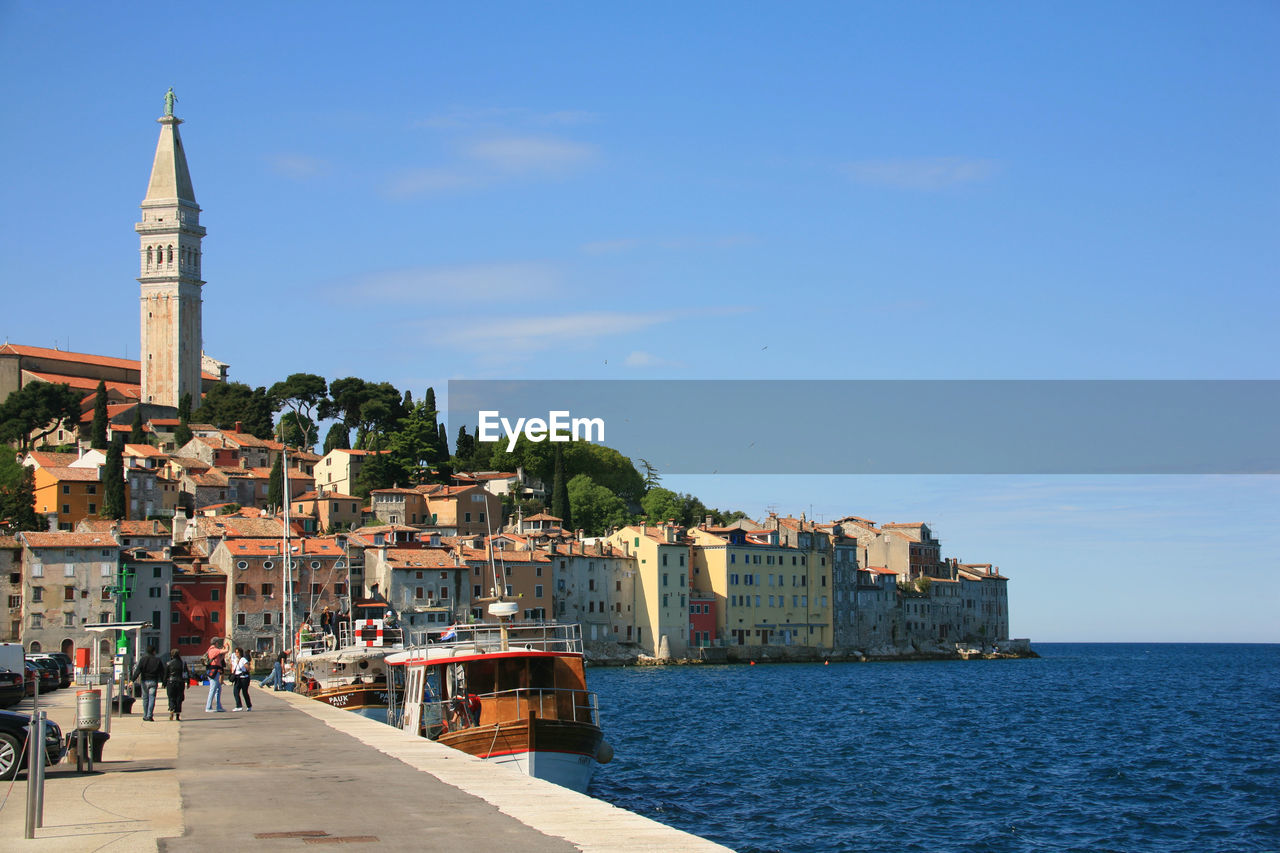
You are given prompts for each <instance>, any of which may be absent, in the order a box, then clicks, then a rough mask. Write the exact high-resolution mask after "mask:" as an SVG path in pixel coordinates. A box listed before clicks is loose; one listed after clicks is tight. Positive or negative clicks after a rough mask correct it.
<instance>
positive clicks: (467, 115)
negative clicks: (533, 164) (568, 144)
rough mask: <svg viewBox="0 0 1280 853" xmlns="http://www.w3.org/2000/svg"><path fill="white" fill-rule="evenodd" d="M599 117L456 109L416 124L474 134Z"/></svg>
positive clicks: (574, 113)
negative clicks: (480, 130) (490, 129)
mask: <svg viewBox="0 0 1280 853" xmlns="http://www.w3.org/2000/svg"><path fill="white" fill-rule="evenodd" d="M597 120H599V116H598V115H596V114H595V113H592V112H588V111H586V110H552V111H550V112H537V111H535V110H530V109H526V108H524V107H483V108H479V109H465V108H457V109H452V110H449V111H448V112H444V113H438V114H436V115H433V116H427V117H426V118H424V119H420V120H418V121H417V122H415V123H414V124H415V126H417V127H425V128H428V129H431V130H475V129H478V128H494V127H510V126H517V125H532V126H538V127H548V126H561V127H567V126H572V125H580V124H590V123H592V122H595V121H597Z"/></svg>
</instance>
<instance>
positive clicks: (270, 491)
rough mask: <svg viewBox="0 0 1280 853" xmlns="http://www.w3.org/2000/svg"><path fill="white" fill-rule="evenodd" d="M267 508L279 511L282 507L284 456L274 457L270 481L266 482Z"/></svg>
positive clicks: (281, 454)
mask: <svg viewBox="0 0 1280 853" xmlns="http://www.w3.org/2000/svg"><path fill="white" fill-rule="evenodd" d="M267 506H268V507H269V508H270V509H273V510H276V511H279V509H280V508H281V507H282V506H284V454H283V453H280V454H277V455H276V461H275V464H273V465H272V466H271V479H270V480H269V481H268V482H267Z"/></svg>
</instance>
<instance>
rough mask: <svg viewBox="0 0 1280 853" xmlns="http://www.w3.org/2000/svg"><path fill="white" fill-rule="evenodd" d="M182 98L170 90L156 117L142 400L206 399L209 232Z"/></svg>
mask: <svg viewBox="0 0 1280 853" xmlns="http://www.w3.org/2000/svg"><path fill="white" fill-rule="evenodd" d="M176 100H177V98H176V97H174V94H173V90H172V89H170V90H169V91H168V93H167V94H166V95H165V115H163V116H161V117H160V118H158V119H156V121H158V122H159V123H160V139H159V141H158V142H157V143H156V154H155V158H154V160H153V161H152V164H151V179H150V181H148V183H147V195H146V197H145V198H144V199H143V200H142V221H141V222H139V223H138V224H137V225H136V226H134V230H135V231H137V232H138V237H139V239H140V243H141V245H140V246H139V253H140V257H139V265H140V267H141V271H142V274H141V275H140V276H139V278H138V282H139V283H140V284H141V285H142V359H141V360H142V402H143V403H149V404H152V405H159V406H169V407H175V408H176V407H177V405H178V401H179V400H180V399H181V398H182V395H183V394H187V393H189V394H191V399H192V402H193V403H194V404H195V406H197V407H198V406H199V405H200V385H201V379H200V375H201V370H200V368H201V355H202V351H203V350H202V348H203V341H202V330H201V288H202V287H203V286H204V282H203V281H202V280H201V279H200V264H201V240H202V239H203V238H204V235H205V229H204V227H203V226H202V225H201V224H200V206H199V205H198V204H196V194H195V190H194V189H193V188H192V185H191V172H190V171H189V170H188V168H187V155H186V152H185V151H184V150H183V147H182V137H181V136H180V135H179V134H178V125H180V124H182V119H180V118H178V117H177V116H175V115H173V103H174V101H176Z"/></svg>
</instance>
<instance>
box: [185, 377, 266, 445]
mask: <svg viewBox="0 0 1280 853" xmlns="http://www.w3.org/2000/svg"><path fill="white" fill-rule="evenodd" d="M275 411H276V402H275V400H274V399H273V398H272V397H271V395H270V394H268V393H267V389H266V388H263V387H258V388H250V387H249V386H248V385H245V384H244V383H243V382H219V383H217V384H216V385H214V386H213V387H212V388H210V389H209V393H207V394H205V396H204V403H202V404H201V405H200V419H201V420H202V421H204V422H206V423H210V424H213V425H214V426H216V427H217V428H218V429H234V428H235V425H236V424H237V423H239V424H241V426H242V427H243V428H244V431H245V432H247V433H249V434H250V435H256V436H257V437H258V438H265V439H269V438H271V437H272V436H274V435H275V418H274V415H275Z"/></svg>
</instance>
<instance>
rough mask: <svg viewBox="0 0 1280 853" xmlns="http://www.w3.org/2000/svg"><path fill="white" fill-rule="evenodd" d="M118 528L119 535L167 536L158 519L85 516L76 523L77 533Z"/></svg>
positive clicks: (98, 531) (167, 532) (99, 531)
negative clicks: (118, 518)
mask: <svg viewBox="0 0 1280 853" xmlns="http://www.w3.org/2000/svg"><path fill="white" fill-rule="evenodd" d="M112 529H115V530H118V531H119V532H120V535H121V536H168V535H169V530H168V529H167V528H166V527H165V526H164V525H163V524H161V523H160V522H159V521H127V520H124V519H121V520H120V521H113V520H112V519H110V518H86V519H84V520H83V521H81V522H80V523H79V524H77V525H76V532H77V533H91V532H92V533H110V532H111V531H112Z"/></svg>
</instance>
